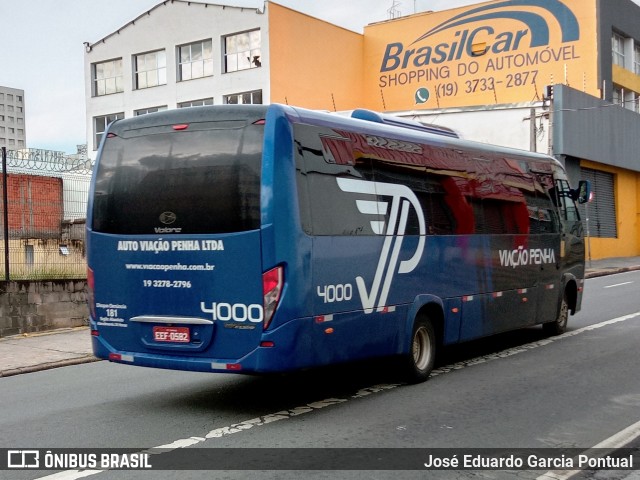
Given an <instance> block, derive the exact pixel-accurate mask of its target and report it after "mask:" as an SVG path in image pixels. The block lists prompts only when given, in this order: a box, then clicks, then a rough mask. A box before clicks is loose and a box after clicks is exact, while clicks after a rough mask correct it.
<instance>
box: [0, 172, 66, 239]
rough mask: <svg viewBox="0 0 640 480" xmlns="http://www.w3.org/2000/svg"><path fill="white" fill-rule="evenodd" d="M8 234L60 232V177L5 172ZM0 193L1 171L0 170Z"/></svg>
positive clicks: (41, 235)
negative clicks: (6, 173) (6, 174)
mask: <svg viewBox="0 0 640 480" xmlns="http://www.w3.org/2000/svg"><path fill="white" fill-rule="evenodd" d="M7 193H8V198H7V200H8V202H9V206H8V211H9V235H10V236H11V237H14V238H15V237H19V238H49V237H57V236H60V228H61V222H62V216H63V197H62V179H61V178H54V177H44V176H36V175H23V174H9V176H8V177H7ZM0 195H2V174H0Z"/></svg>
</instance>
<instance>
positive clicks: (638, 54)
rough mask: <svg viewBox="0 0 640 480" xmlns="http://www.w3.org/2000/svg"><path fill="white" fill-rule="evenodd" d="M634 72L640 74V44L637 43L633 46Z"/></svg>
mask: <svg viewBox="0 0 640 480" xmlns="http://www.w3.org/2000/svg"><path fill="white" fill-rule="evenodd" d="M633 73H635V74H636V75H640V44H639V43H636V44H635V45H634V47H633Z"/></svg>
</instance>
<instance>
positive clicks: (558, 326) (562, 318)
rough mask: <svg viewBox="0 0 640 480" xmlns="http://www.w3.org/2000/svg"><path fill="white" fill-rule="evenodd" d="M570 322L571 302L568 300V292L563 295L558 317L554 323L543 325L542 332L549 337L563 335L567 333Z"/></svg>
mask: <svg viewBox="0 0 640 480" xmlns="http://www.w3.org/2000/svg"><path fill="white" fill-rule="evenodd" d="M568 321H569V301H568V300H567V292H565V293H564V294H563V295H562V302H560V308H559V309H558V316H557V317H556V319H555V320H554V321H553V322H548V323H543V324H542V331H543V332H544V333H545V334H547V335H549V336H553V335H561V334H563V333H564V332H566V331H567V322H568Z"/></svg>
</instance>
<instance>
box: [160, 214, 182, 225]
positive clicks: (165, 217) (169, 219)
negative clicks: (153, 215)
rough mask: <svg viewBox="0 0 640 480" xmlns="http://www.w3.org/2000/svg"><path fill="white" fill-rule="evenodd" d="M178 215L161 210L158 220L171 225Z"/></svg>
mask: <svg viewBox="0 0 640 480" xmlns="http://www.w3.org/2000/svg"><path fill="white" fill-rule="evenodd" d="M177 218H178V217H177V216H176V214H175V213H173V212H162V213H161V214H160V221H161V222H162V223H164V224H165V225H171V224H172V223H174V222H175V221H176V219H177Z"/></svg>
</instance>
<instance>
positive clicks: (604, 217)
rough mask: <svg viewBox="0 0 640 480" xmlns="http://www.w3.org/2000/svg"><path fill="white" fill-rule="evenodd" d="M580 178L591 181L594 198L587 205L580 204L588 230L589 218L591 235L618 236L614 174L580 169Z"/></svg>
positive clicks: (585, 226)
mask: <svg viewBox="0 0 640 480" xmlns="http://www.w3.org/2000/svg"><path fill="white" fill-rule="evenodd" d="M580 178H581V179H582V180H589V181H590V182H591V191H592V192H593V195H592V197H593V200H592V201H591V202H589V203H588V204H587V205H586V206H585V205H580V216H581V218H582V221H583V223H584V228H585V232H586V231H587V224H586V219H587V218H588V219H589V225H588V228H589V235H590V236H591V237H601V238H618V230H617V222H616V198H615V190H614V175H613V174H612V173H608V172H601V171H598V170H592V169H590V168H581V169H580Z"/></svg>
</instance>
